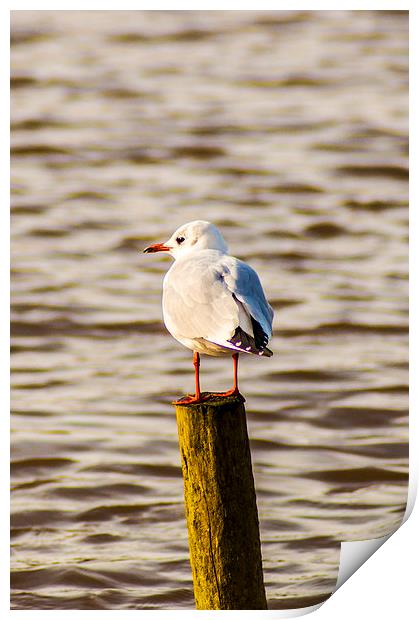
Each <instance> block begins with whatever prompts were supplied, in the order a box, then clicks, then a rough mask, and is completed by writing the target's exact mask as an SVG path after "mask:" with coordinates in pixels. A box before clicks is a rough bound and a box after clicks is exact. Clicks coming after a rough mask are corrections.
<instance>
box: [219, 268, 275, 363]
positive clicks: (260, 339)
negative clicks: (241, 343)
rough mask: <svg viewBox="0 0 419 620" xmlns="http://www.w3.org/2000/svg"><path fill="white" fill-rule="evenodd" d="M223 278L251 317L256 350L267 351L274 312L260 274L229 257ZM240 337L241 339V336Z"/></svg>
mask: <svg viewBox="0 0 419 620" xmlns="http://www.w3.org/2000/svg"><path fill="white" fill-rule="evenodd" d="M223 278H224V281H225V283H226V285H227V287H228V289H229V290H230V291H231V292H232V294H233V295H234V297H235V298H236V299H237V300H238V301H239V302H240V303H241V304H242V305H243V307H244V309H245V310H246V312H247V313H248V315H249V317H250V320H251V324H252V331H253V337H254V341H255V344H256V348H257V349H258V350H260V349H262V350H263V349H265V348H266V345H267V343H268V341H269V339H270V337H271V336H272V320H273V315H274V312H273V310H272V308H271V306H270V305H269V303H268V301H267V299H266V297H265V293H264V291H263V288H262V284H261V283H260V280H259V276H258V274H257V273H256V271H255V270H254V269H253V268H252V267H250V265H247V264H246V263H244V262H243V261H241V260H238V259H237V258H234V257H232V256H229V257H226V260H225V262H224V272H223ZM238 337H239V338H240V339H241V334H240V335H239V336H238ZM269 353H270V352H269V350H267V354H268V355H269Z"/></svg>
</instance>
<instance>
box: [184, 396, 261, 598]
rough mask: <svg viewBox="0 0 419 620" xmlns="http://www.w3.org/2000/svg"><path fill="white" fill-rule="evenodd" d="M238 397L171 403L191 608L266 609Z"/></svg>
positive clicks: (243, 414) (246, 440)
mask: <svg viewBox="0 0 419 620" xmlns="http://www.w3.org/2000/svg"><path fill="white" fill-rule="evenodd" d="M243 402H244V399H243V398H242V397H240V396H239V397H228V398H226V397H223V398H218V399H217V398H215V399H211V400H208V401H204V402H203V403H201V404H186V405H183V404H180V405H179V404H178V405H176V420H177V425H178V433H179V447H180V454H181V460H182V473H183V480H184V491H185V512H186V521H187V526H188V535H189V551H190V561H191V567H192V576H193V582H194V595H195V603H196V608H197V609H267V604H266V595H265V588H264V585H263V573H262V557H261V550H260V537H259V522H258V514H257V507H256V495H255V488H254V482H253V473H252V462H251V457H250V449H249V438H248V435H247V424H246V412H245V408H244V405H243Z"/></svg>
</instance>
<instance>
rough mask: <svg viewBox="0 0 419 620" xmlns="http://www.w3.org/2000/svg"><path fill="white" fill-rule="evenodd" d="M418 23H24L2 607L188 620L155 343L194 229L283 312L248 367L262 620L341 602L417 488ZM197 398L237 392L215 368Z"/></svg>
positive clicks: (17, 43)
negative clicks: (412, 57)
mask: <svg viewBox="0 0 419 620" xmlns="http://www.w3.org/2000/svg"><path fill="white" fill-rule="evenodd" d="M407 25H408V24H407V15H406V14H405V13H399V12H397V11H395V12H384V11H383V12H369V11H359V12H352V13H351V12H345V11H338V12H322V11H320V12H283V11H278V12H273V13H268V12H258V11H248V12H246V11H245V12H226V13H224V12H218V11H211V12H182V11H177V12H149V13H147V12H144V13H143V12H138V13H130V12H87V13H86V12H77V11H75V12H64V11H57V12H45V11H39V12H25V11H23V12H22V11H20V12H14V13H13V16H12V87H13V90H12V235H13V238H12V265H13V273H12V286H13V291H12V302H13V303H12V336H13V340H12V343H13V356H12V368H13V375H12V383H13V386H12V388H13V389H12V403H13V417H12V455H13V461H12V484H13V492H12V569H13V574H12V588H13V595H12V606H13V607H14V608H15V609H40V608H42V609H54V608H69V609H74V608H78V609H81V608H84V609H95V608H99V609H110V608H121V609H133V608H144V609H156V608H162V609H169V608H193V606H194V603H193V596H192V584H191V573H190V567H189V562H188V547H187V534H186V528H185V523H184V513H183V487H182V478H181V473H180V459H179V456H178V444H177V430H176V422H175V418H174V411H173V407H172V406H171V404H170V403H171V401H172V400H173V399H174V398H175V397H177V396H179V395H181V394H183V393H185V392H187V391H190V390H191V389H192V388H193V367H192V364H191V355H190V352H188V351H187V350H186V349H183V348H182V347H181V346H180V345H179V344H178V343H176V342H175V341H174V340H173V339H172V338H171V337H170V336H169V335H168V334H167V333H166V331H165V329H164V326H163V324H162V317H161V306H160V297H161V283H162V278H163V275H164V273H165V272H166V270H167V269H168V266H169V261H168V259H167V258H165V257H160V256H157V255H156V256H149V255H147V256H145V255H142V254H141V253H139V250H141V249H142V248H143V247H144V246H145V245H147V244H149V243H150V242H151V241H164V240H166V239H167V238H168V236H169V235H170V234H171V233H172V231H173V230H174V229H175V228H176V227H177V226H178V225H180V224H182V223H184V222H186V221H189V220H192V219H196V218H201V219H202V218H204V219H209V220H211V221H213V222H214V223H215V224H217V225H218V226H220V228H221V229H222V231H223V233H224V235H225V237H226V239H227V241H228V242H229V244H230V249H231V252H232V253H233V254H235V255H236V256H239V257H240V258H242V259H245V260H247V261H248V262H250V263H251V264H252V266H253V267H254V268H255V269H256V270H257V271H258V272H259V274H260V276H261V279H262V281H263V283H264V287H265V289H266V292H267V295H268V297H269V299H270V300H271V303H272V305H273V307H274V309H275V312H276V317H275V334H274V338H273V340H272V344H271V346H272V349H273V350H274V353H275V355H274V357H272V358H271V359H265V358H263V359H259V358H253V357H252V358H246V359H243V360H242V362H241V368H240V378H241V387H242V391H243V393H244V394H245V396H246V399H247V403H246V407H247V412H248V425H249V434H250V437H251V446H252V455H253V466H254V472H255V481H256V487H257V495H258V506H259V517H260V528H261V537H262V546H263V549H262V551H263V558H264V574H265V582H266V588H267V595H268V601H269V607H270V608H280V607H287V606H301V605H308V604H311V603H313V602H316V601H318V600H321V599H323V598H325V597H326V596H327V595H328V594H329V593H330V592H331V591H332V590H333V588H334V586H335V582H336V577H337V571H338V562H339V545H340V542H341V541H342V540H352V539H365V538H369V537H377V536H382V535H384V534H386V533H388V532H390V531H392V530H393V529H394V528H395V527H396V526H397V525H398V524H399V523H400V520H401V518H402V515H403V510H404V506H405V500H406V484H407V258H406V254H407V200H408V194H407V178H408V164H407V79H408V76H407ZM201 368H202V375H203V388H204V389H207V390H209V389H210V390H222V389H227V388H228V387H230V383H231V379H232V369H231V362H230V360H228V359H227V360H224V359H214V358H204V359H203V362H202V367H201Z"/></svg>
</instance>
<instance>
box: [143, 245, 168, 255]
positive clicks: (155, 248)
mask: <svg viewBox="0 0 419 620" xmlns="http://www.w3.org/2000/svg"><path fill="white" fill-rule="evenodd" d="M171 249H172V248H169V246H167V245H164V243H155V244H154V245H149V246H148V248H145V249H144V250H143V252H144V254H150V253H151V252H169V250H171Z"/></svg>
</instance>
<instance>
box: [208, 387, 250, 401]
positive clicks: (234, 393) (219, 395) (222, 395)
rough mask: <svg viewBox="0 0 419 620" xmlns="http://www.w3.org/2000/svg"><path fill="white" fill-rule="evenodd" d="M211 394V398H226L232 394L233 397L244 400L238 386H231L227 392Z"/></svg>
mask: <svg viewBox="0 0 419 620" xmlns="http://www.w3.org/2000/svg"><path fill="white" fill-rule="evenodd" d="M211 396H212V397H213V398H228V397H229V396H233V397H235V398H242V399H243V401H244V397H243V396H242V395H241V394H240V392H239V389H238V388H231V390H227V392H212V394H211Z"/></svg>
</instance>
